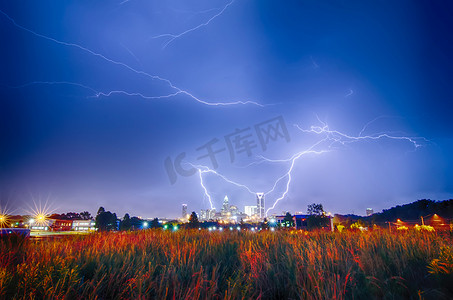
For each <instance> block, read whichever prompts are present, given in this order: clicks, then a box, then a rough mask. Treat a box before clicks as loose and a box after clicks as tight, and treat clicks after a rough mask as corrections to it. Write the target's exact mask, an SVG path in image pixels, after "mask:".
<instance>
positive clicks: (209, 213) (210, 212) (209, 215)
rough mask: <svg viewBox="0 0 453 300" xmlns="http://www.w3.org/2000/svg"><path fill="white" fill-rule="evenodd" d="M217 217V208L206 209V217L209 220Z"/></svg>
mask: <svg viewBox="0 0 453 300" xmlns="http://www.w3.org/2000/svg"><path fill="white" fill-rule="evenodd" d="M215 217H216V212H215V208H213V209H207V210H206V219H207V220H214V219H215Z"/></svg>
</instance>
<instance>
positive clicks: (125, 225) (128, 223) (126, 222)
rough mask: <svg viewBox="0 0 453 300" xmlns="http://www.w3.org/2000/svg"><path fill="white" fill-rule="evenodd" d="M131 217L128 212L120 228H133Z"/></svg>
mask: <svg viewBox="0 0 453 300" xmlns="http://www.w3.org/2000/svg"><path fill="white" fill-rule="evenodd" d="M131 226H132V224H131V218H130V216H129V214H128V213H126V214H125V215H124V217H123V220H122V221H121V224H120V230H129V229H131Z"/></svg>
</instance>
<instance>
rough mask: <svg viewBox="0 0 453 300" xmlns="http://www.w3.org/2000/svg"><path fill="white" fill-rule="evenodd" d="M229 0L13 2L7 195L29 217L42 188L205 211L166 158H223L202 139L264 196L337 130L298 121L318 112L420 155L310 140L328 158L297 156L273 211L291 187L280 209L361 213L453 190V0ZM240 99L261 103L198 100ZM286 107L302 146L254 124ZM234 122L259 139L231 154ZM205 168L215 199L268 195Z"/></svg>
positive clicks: (6, 32)
mask: <svg viewBox="0 0 453 300" xmlns="http://www.w3.org/2000/svg"><path fill="white" fill-rule="evenodd" d="M229 3H230V2H228V1H220V0H215V1H212V0H211V1H185V0H184V1H182V0H179V1H141V0H130V1H121V0H118V1H57V2H55V1H39V2H37V1H4V2H2V4H1V5H0V10H1V13H0V24H1V26H0V42H1V45H2V46H1V48H0V70H1V71H0V93H1V98H0V99H1V100H0V114H1V115H0V137H1V141H2V143H1V148H0V151H1V152H0V153H1V161H0V196H1V204H2V205H3V206H5V204H6V203H8V207H9V208H10V210H11V211H14V212H16V213H22V212H26V211H27V210H29V207H30V206H33V201H32V199H35V201H37V202H40V201H41V202H44V201H45V200H46V199H47V198H49V203H50V205H51V207H52V209H54V210H56V211H57V212H67V211H82V210H89V211H91V212H92V213H93V214H94V213H95V212H96V211H97V208H98V207H99V206H101V205H102V206H104V207H105V208H106V209H108V210H112V211H115V212H117V214H118V215H120V216H122V215H123V214H124V213H125V212H129V213H131V214H132V215H140V216H143V217H154V216H162V217H164V216H166V217H175V216H179V215H180V207H181V204H182V203H187V204H188V206H189V211H192V210H196V211H199V209H201V208H208V207H209V206H210V205H209V201H208V199H207V197H206V195H204V191H203V189H202V187H201V185H200V178H199V175H198V173H196V174H195V175H192V176H187V177H184V176H181V175H179V174H178V173H177V172H176V173H175V174H177V179H176V182H174V184H171V178H170V177H171V176H170V177H169V173H168V172H167V169H166V168H165V164H164V162H165V160H166V159H167V158H169V159H170V160H171V162H174V160H175V158H176V157H177V156H178V155H179V154H180V153H183V152H185V153H186V157H185V158H184V160H183V162H184V163H183V165H182V167H183V168H185V169H187V168H190V165H189V163H192V164H198V165H205V166H207V167H210V168H213V165H212V162H211V160H209V159H208V158H202V159H197V158H198V157H200V156H202V155H204V154H205V153H206V152H203V151H202V150H200V151H196V149H197V148H199V147H201V146H203V145H204V144H206V143H208V142H209V141H212V140H213V139H215V138H217V142H216V143H215V144H213V149H214V150H221V149H223V148H224V149H225V150H224V151H223V152H219V153H218V154H217V155H216V159H217V161H218V168H217V169H216V171H218V172H219V173H221V174H222V175H224V176H226V177H227V178H228V179H230V180H232V181H234V182H237V183H240V184H243V185H246V186H248V187H249V188H250V189H251V190H252V191H254V192H265V191H269V190H270V189H272V187H273V185H274V183H275V181H276V180H277V179H278V178H280V177H282V176H284V175H285V174H287V172H288V170H289V168H290V166H291V161H288V159H290V158H291V157H292V156H293V155H294V154H296V153H300V151H304V150H307V149H309V148H310V147H311V146H313V145H314V144H316V143H317V142H319V140H321V139H322V138H323V137H325V135H323V134H319V135H318V134H316V133H313V132H312V133H307V132H302V131H300V130H298V129H297V128H296V127H295V126H294V125H296V124H297V125H299V126H300V127H301V128H304V129H309V128H310V126H312V125H315V126H322V124H321V123H320V122H319V121H318V119H317V117H316V116H318V117H319V119H320V120H321V121H322V122H326V123H327V124H328V125H329V128H330V130H337V131H339V132H341V133H344V134H346V135H348V136H351V137H358V136H359V134H360V132H361V130H362V129H363V128H364V125H365V124H367V123H368V122H370V121H372V120H375V119H376V118H377V119H376V120H375V121H374V122H372V123H370V124H369V126H367V127H366V128H365V131H363V132H362V136H367V135H369V136H373V137H376V135H379V134H382V133H387V134H388V135H389V136H391V137H401V136H407V137H411V138H412V137H414V138H416V139H415V140H416V141H417V143H419V144H420V147H414V145H413V144H412V143H411V142H410V141H408V140H404V139H396V138H393V139H392V138H385V137H383V138H381V139H376V140H372V139H361V140H359V141H357V142H354V143H349V142H351V141H352V139H346V140H347V143H343V144H342V143H339V142H338V141H337V142H336V143H332V141H333V140H332V136H330V139H329V140H328V141H325V142H323V143H321V144H319V145H317V146H316V148H315V150H316V151H323V150H329V152H325V153H321V154H307V155H304V156H303V157H301V158H299V159H297V160H296V161H295V162H294V167H293V169H291V182H290V184H289V188H288V192H287V193H284V192H285V190H286V186H287V181H288V177H284V178H282V180H281V181H279V182H278V184H277V185H276V186H275V190H274V192H273V193H269V194H268V195H266V206H267V207H270V206H271V205H272V204H273V203H274V201H275V200H277V199H279V198H281V196H283V195H284V197H283V199H282V200H281V201H279V203H278V204H277V205H276V207H275V209H274V210H271V211H269V213H280V212H281V211H283V210H290V211H293V212H294V211H305V210H306V207H307V205H308V204H310V203H313V202H317V203H323V204H324V207H325V208H326V210H328V211H332V212H338V213H351V212H354V213H357V214H364V212H365V208H367V207H372V208H374V210H375V211H379V210H381V209H383V208H387V207H390V206H394V205H396V204H402V203H407V202H411V201H414V200H417V199H421V198H431V199H436V200H442V199H448V198H452V194H453V171H452V167H453V156H452V155H451V153H452V150H453V139H452V138H453V134H452V130H453V122H452V121H451V116H450V115H451V113H452V111H453V104H452V99H453V97H452V96H453V92H452V90H451V83H452V82H453V59H452V53H453V35H452V34H451V30H452V28H453V21H452V20H451V15H453V8H452V5H451V4H450V2H449V1H436V2H435V3H427V2H425V3H422V1H398V2H396V3H395V1H375V2H373V3H371V1H369V2H368V3H364V2H363V1H284V3H283V2H282V1H250V0H236V1H234V2H232V3H231V4H230V5H228V4H229ZM225 7H226V8H225ZM224 8H225V9H224ZM223 9H224V10H223ZM165 34H171V35H173V36H176V38H174V39H172V40H171V36H170V35H165ZM161 35H164V36H161ZM159 36H160V37H159ZM168 42H170V43H168ZM167 43H168V44H167ZM153 76H158V77H153ZM164 79H165V80H164ZM175 93H176V95H175ZM162 96H168V97H162ZM156 97H161V98H156ZM236 101H244V102H245V101H253V102H257V103H259V104H261V105H263V106H258V105H254V104H253V103H248V104H234V105H233V104H232V105H207V104H206V103H203V102H208V103H221V102H224V103H232V102H236ZM276 117H281V119H279V120H283V122H284V123H283V124H284V125H285V126H286V128H287V130H288V136H287V137H288V138H289V141H288V140H285V139H283V138H281V137H280V138H277V139H276V140H275V141H272V140H271V141H269V143H268V144H267V146H266V149H265V150H264V149H263V148H262V145H261V144H260V143H259V139H258V136H257V134H256V130H255V127H254V126H255V125H257V124H259V123H262V122H266V121H269V120H271V119H273V118H276ZM249 127H250V128H249ZM236 129H247V130H246V131H244V132H243V133H244V134H246V133H247V134H251V135H250V136H249V137H248V139H249V140H253V142H254V143H255V144H254V145H255V146H256V147H254V148H252V149H251V155H250V156H248V155H247V152H236V153H235V157H234V161H232V159H231V154H230V152H229V149H228V144H227V142H226V139H225V136H228V135H229V134H232V133H234V132H235V130H236ZM336 137H337V138H338V135H336ZM422 137H424V138H426V139H427V140H428V141H426V140H423V139H422ZM334 138H335V137H334ZM343 141H345V137H344V136H343ZM417 145H418V144H417ZM236 150H237V151H240V149H239V148H238V149H235V151H236ZM204 151H206V150H204ZM262 157H265V158H267V159H273V160H287V161H280V162H273V163H270V162H262ZM250 164H251V165H250ZM248 165H250V166H248ZM246 166H248V167H246ZM170 173H171V172H170ZM202 176H203V178H204V183H205V185H206V188H207V189H208V191H209V194H210V196H211V197H212V201H213V205H214V206H216V207H220V205H221V202H222V200H223V197H224V195H225V194H227V195H228V196H229V198H230V201H231V203H232V204H236V205H238V206H239V208H240V209H241V210H242V209H243V206H244V205H252V204H254V203H255V198H254V196H253V195H252V194H250V193H249V192H247V190H246V189H244V188H243V187H238V186H234V185H232V184H230V183H227V182H225V181H224V180H223V179H222V178H220V177H218V176H215V175H213V174H208V173H203V174H202Z"/></svg>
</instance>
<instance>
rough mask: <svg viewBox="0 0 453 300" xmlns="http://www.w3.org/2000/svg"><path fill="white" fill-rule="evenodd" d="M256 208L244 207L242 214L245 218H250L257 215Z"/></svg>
mask: <svg viewBox="0 0 453 300" xmlns="http://www.w3.org/2000/svg"><path fill="white" fill-rule="evenodd" d="M257 211H258V208H257V207H256V206H255V205H253V206H244V212H245V214H246V215H247V216H249V217H251V216H254V215H256V214H257Z"/></svg>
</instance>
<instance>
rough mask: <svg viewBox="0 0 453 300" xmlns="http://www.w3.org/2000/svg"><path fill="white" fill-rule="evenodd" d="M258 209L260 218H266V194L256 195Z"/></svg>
mask: <svg viewBox="0 0 453 300" xmlns="http://www.w3.org/2000/svg"><path fill="white" fill-rule="evenodd" d="M256 208H257V215H258V217H260V218H264V217H265V211H264V193H256Z"/></svg>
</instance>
